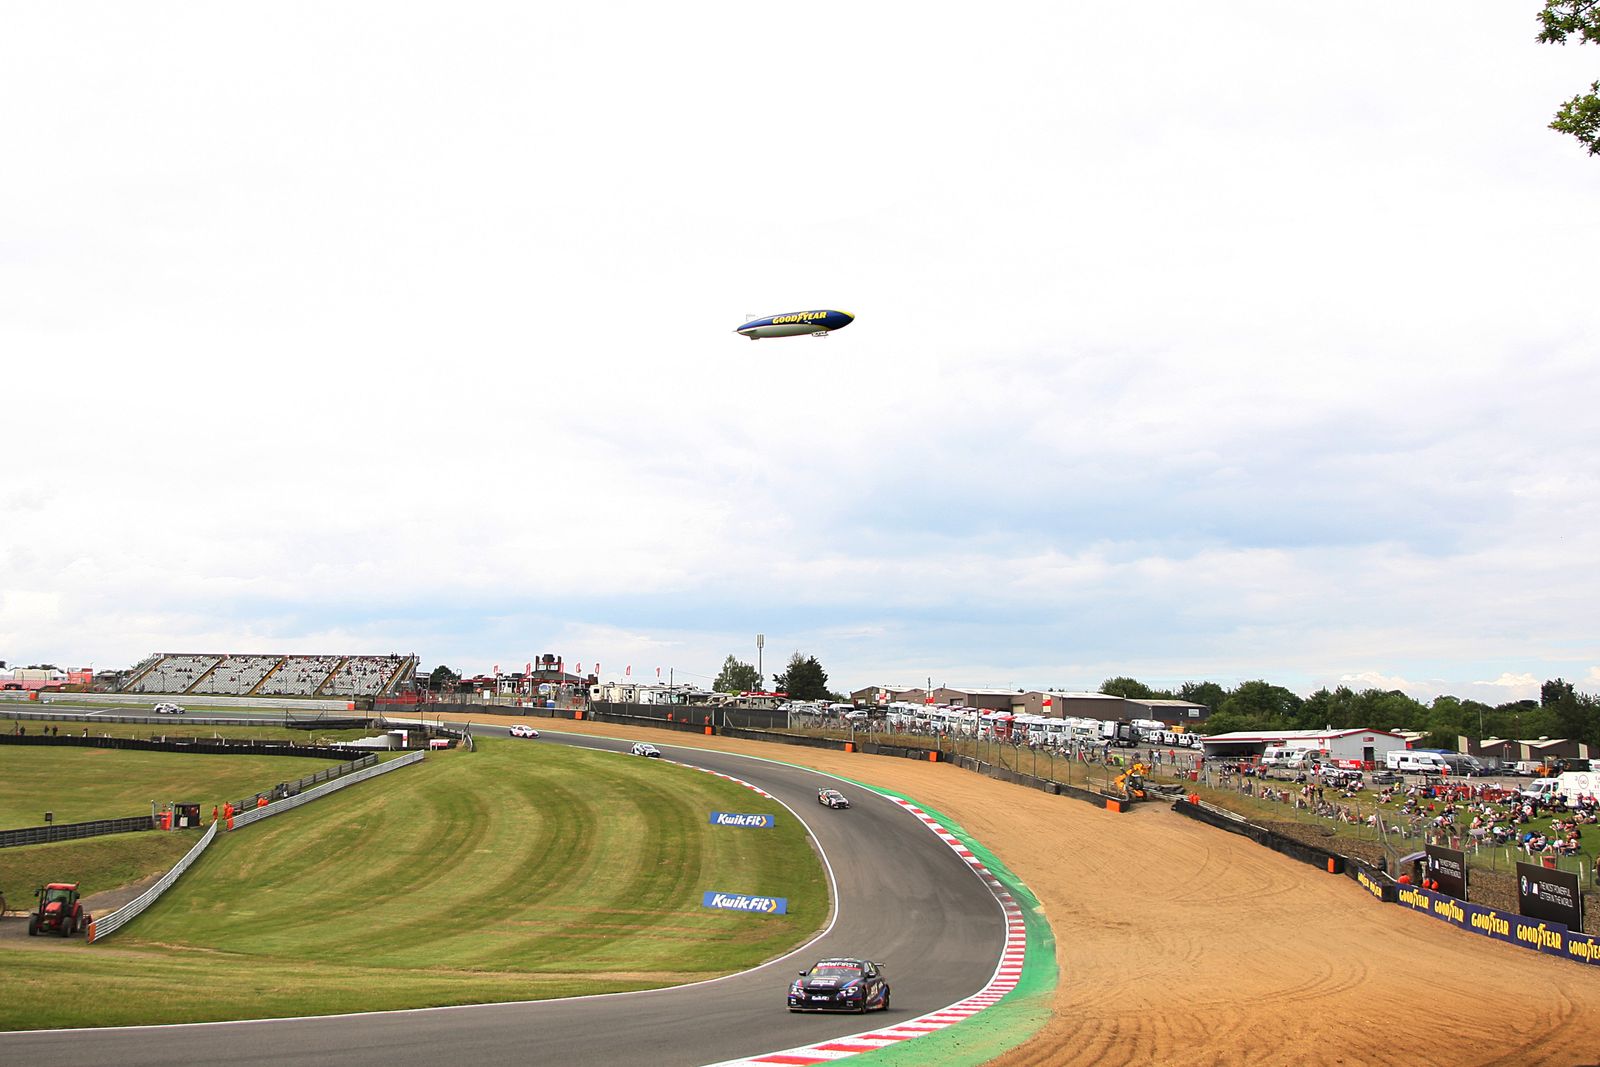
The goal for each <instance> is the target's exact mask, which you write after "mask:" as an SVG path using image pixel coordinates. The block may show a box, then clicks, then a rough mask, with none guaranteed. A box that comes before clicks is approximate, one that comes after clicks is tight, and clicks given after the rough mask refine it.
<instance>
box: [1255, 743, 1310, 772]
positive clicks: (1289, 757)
mask: <svg viewBox="0 0 1600 1067" xmlns="http://www.w3.org/2000/svg"><path fill="white" fill-rule="evenodd" d="M1317 754H1318V753H1317V752H1316V751H1315V750H1313V749H1307V748H1291V747H1289V746H1288V745H1268V746H1267V748H1266V751H1264V752H1262V753H1261V766H1263V767H1292V768H1295V769H1300V768H1307V767H1310V766H1311V759H1312V758H1313V757H1315V756H1316V755H1317Z"/></svg>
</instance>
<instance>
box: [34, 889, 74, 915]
mask: <svg viewBox="0 0 1600 1067" xmlns="http://www.w3.org/2000/svg"><path fill="white" fill-rule="evenodd" d="M38 895H39V905H40V907H41V908H42V910H44V911H60V910H62V909H63V908H65V909H67V910H68V911H70V910H72V906H73V905H74V904H76V903H77V902H78V883H77V882H71V883H68V882H51V883H50V884H49V885H47V886H45V887H44V888H43V889H41V890H39V894H38Z"/></svg>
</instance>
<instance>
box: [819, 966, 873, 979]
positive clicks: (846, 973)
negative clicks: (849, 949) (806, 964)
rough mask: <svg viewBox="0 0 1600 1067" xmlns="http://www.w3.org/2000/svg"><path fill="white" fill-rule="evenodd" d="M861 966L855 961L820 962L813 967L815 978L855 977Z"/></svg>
mask: <svg viewBox="0 0 1600 1067" xmlns="http://www.w3.org/2000/svg"><path fill="white" fill-rule="evenodd" d="M860 973H861V968H860V967H858V966H857V965H856V964H854V963H819V964H817V965H816V966H815V967H813V968H811V977H813V978H854V977H855V976H856V975H858V974H860Z"/></svg>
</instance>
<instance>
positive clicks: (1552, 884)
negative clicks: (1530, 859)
mask: <svg viewBox="0 0 1600 1067" xmlns="http://www.w3.org/2000/svg"><path fill="white" fill-rule="evenodd" d="M1517 910H1518V911H1520V912H1521V913H1522V914H1524V915H1526V916H1527V917H1528V918H1530V919H1543V920H1545V921H1546V922H1556V923H1561V924H1562V925H1563V926H1565V927H1567V928H1568V929H1570V930H1582V929H1583V894H1582V893H1581V892H1580V891H1579V890H1578V876H1577V875H1576V874H1573V873H1572V872H1570V871H1558V870H1554V869H1552V868H1550V867H1544V866H1541V865H1539V864H1536V863H1519V864H1517Z"/></svg>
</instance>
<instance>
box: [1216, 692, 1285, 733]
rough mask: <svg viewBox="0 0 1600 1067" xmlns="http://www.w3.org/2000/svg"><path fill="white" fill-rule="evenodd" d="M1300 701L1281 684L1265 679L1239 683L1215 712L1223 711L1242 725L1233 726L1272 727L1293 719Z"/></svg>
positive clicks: (1250, 728)
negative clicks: (1274, 683)
mask: <svg viewBox="0 0 1600 1067" xmlns="http://www.w3.org/2000/svg"><path fill="white" fill-rule="evenodd" d="M1302 703H1304V701H1302V700H1301V699H1300V698H1299V697H1297V696H1295V695H1294V694H1293V693H1291V692H1289V690H1287V689H1285V688H1284V687H1283V686H1281V685H1273V684H1271V683H1270V682H1267V681H1254V682H1241V683H1239V685H1238V686H1237V687H1236V688H1235V689H1234V690H1233V691H1232V692H1230V693H1229V694H1228V695H1227V696H1226V697H1224V698H1223V700H1222V707H1221V708H1220V709H1218V713H1219V714H1222V713H1226V714H1227V715H1228V716H1229V718H1230V719H1231V720H1236V721H1238V722H1240V723H1241V724H1242V725H1240V726H1236V727H1232V729H1236V730H1237V729H1244V730H1255V729H1261V728H1268V729H1271V728H1278V727H1283V726H1286V725H1287V724H1288V723H1289V722H1291V721H1293V719H1294V716H1295V713H1296V712H1298V711H1299V710H1300V705H1301V704H1302ZM1219 732H1220V731H1219Z"/></svg>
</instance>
